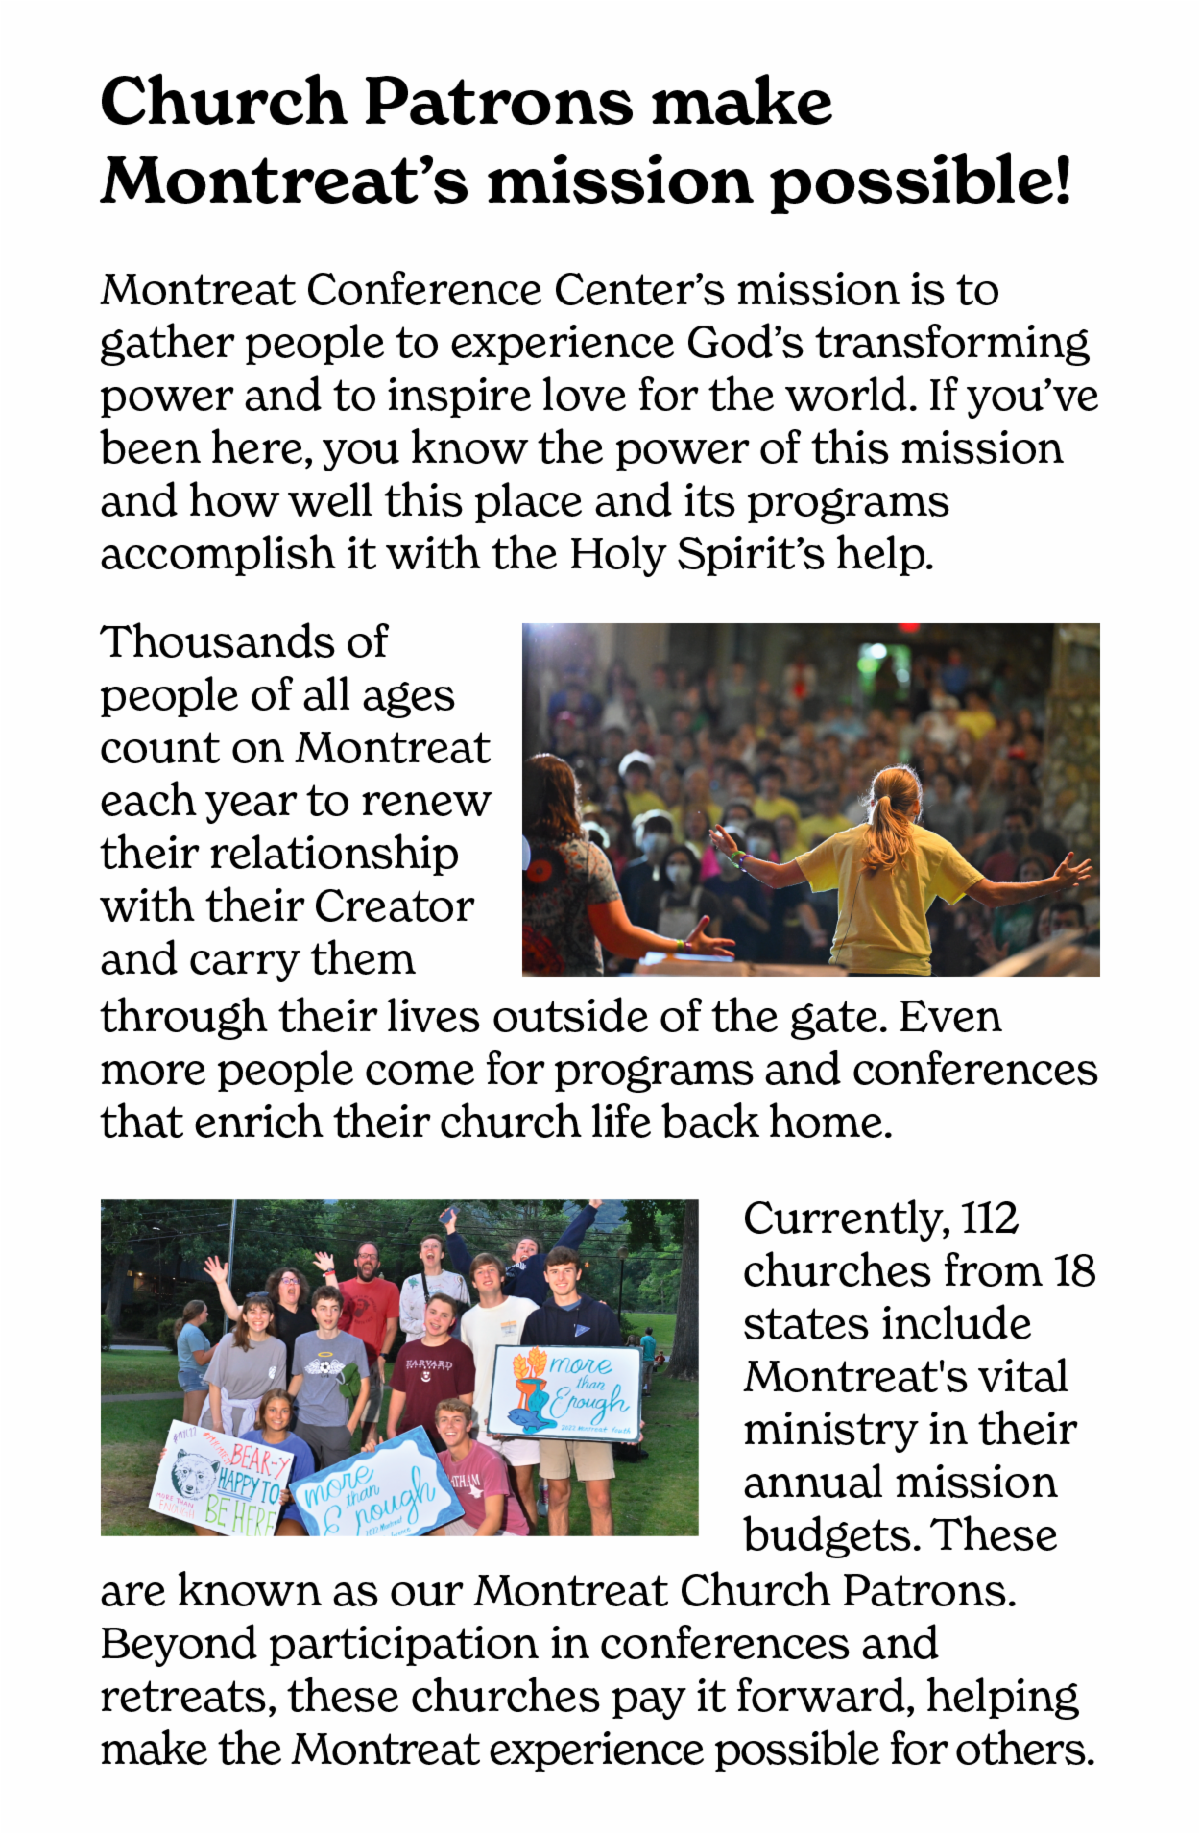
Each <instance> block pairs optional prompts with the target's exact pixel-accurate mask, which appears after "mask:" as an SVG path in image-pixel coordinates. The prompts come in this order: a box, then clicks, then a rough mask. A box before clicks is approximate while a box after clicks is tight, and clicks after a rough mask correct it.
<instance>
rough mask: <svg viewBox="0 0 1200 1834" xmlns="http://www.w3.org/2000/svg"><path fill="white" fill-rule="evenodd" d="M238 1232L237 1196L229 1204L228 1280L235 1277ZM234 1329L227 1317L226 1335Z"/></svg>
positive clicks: (226, 1276)
mask: <svg viewBox="0 0 1200 1834" xmlns="http://www.w3.org/2000/svg"><path fill="white" fill-rule="evenodd" d="M236 1234H237V1198H236V1197H234V1198H232V1199H231V1200H230V1204H229V1255H228V1258H227V1265H226V1268H225V1278H226V1280H231V1279H232V1278H233V1238H234V1236H235V1235H236ZM232 1330H233V1320H232V1318H227V1319H226V1320H225V1332H226V1335H228V1333H229V1332H230V1331H232Z"/></svg>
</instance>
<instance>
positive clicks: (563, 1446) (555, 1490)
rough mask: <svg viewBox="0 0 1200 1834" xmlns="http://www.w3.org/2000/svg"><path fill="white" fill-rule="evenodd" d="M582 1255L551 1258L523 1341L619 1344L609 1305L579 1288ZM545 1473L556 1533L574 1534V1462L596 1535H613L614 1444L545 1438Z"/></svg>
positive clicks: (561, 1251)
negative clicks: (543, 1296)
mask: <svg viewBox="0 0 1200 1834" xmlns="http://www.w3.org/2000/svg"><path fill="white" fill-rule="evenodd" d="M579 1268H580V1261H579V1256H578V1255H577V1254H576V1252H575V1250H574V1249H573V1248H552V1249H551V1250H550V1253H549V1254H548V1255H547V1256H546V1284H547V1285H548V1286H549V1288H550V1297H549V1299H548V1300H547V1301H546V1303H545V1305H543V1306H539V1308H538V1310H537V1311H536V1312H531V1313H530V1315H529V1317H528V1318H527V1319H526V1320H525V1324H524V1326H523V1328H522V1331H521V1342H522V1344H571V1345H574V1346H576V1347H577V1348H580V1349H585V1350H591V1349H593V1348H595V1347H596V1346H597V1345H602V1344H604V1345H610V1346H618V1347H619V1345H620V1342H621V1333H620V1331H619V1329H618V1328H617V1320H616V1318H615V1316H614V1315H613V1313H612V1312H611V1311H610V1310H609V1308H608V1306H606V1305H604V1304H602V1302H601V1301H600V1300H599V1299H585V1298H584V1297H583V1295H582V1294H581V1293H580V1292H579V1291H578V1287H579ZM541 1460H542V1476H543V1477H544V1478H545V1480H546V1484H547V1487H548V1489H549V1492H550V1516H549V1524H548V1526H549V1529H550V1533H551V1534H552V1535H567V1534H570V1532H571V1530H570V1524H569V1520H568V1509H569V1506H570V1501H571V1466H572V1464H574V1466H575V1475H576V1476H577V1477H578V1478H580V1479H581V1480H582V1482H583V1483H584V1485H585V1487H586V1489H587V1500H588V1509H589V1511H590V1513H591V1518H592V1533H593V1535H611V1534H612V1532H613V1518H612V1476H613V1455H612V1447H611V1446H610V1445H608V1444H606V1443H604V1442H602V1441H597V1440H594V1439H543V1440H542V1442H541Z"/></svg>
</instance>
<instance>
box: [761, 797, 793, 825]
mask: <svg viewBox="0 0 1200 1834" xmlns="http://www.w3.org/2000/svg"><path fill="white" fill-rule="evenodd" d="M754 813H755V816H756V818H757V819H758V820H759V821H778V820H779V817H780V816H781V815H790V816H791V818H792V820H793V821H794V822H795V824H796V826H797V827H799V826H800V811H799V809H798V808H797V807H796V805H795V803H794V802H793V801H792V799H791V797H790V796H776V797H775V799H774V800H773V801H770V802H768V800H767V798H766V797H765V796H758V797H756V798H755V802H754Z"/></svg>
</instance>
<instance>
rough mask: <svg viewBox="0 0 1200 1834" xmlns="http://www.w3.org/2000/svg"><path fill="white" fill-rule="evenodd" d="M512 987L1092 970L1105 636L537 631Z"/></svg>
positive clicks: (1091, 630)
mask: <svg viewBox="0 0 1200 1834" xmlns="http://www.w3.org/2000/svg"><path fill="white" fill-rule="evenodd" d="M523 679H524V707H523V716H524V752H525V762H524V774H523V781H522V900H521V921H522V931H521V944H522V971H523V973H524V974H525V975H526V976H533V977H542V976H556V975H575V976H589V975H602V974H606V975H612V974H628V973H631V972H632V973H634V974H648V973H649V974H675V975H683V976H688V975H696V974H709V973H718V974H730V975H735V974H736V975H743V976H744V975H756V974H768V975H774V976H779V975H824V976H829V975H836V976H841V975H849V976H863V975H870V976H877V975H908V976H928V975H932V976H938V977H946V976H963V975H981V974H986V975H993V976H1004V977H1008V976H1013V975H1055V976H1060V977H1061V976H1092V975H1096V974H1098V973H1099V963H1100V859H1099V837H1100V628H1099V626H1098V625H1096V624H1011V625H982V624H981V625H969V624H955V625H938V624H930V625H921V624H884V623H880V624H862V625H859V624H845V625H789V624H758V625H756V624H749V623H747V624H726V625H719V624H711V625H699V624H696V625H685V624H674V625H668V624H532V625H527V626H526V627H525V631H524V656H523Z"/></svg>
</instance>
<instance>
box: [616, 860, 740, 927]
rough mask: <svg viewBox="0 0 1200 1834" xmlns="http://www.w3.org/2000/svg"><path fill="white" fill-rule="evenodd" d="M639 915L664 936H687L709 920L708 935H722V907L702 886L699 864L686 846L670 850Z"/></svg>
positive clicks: (640, 902) (648, 888)
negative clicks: (706, 919) (698, 925)
mask: <svg viewBox="0 0 1200 1834" xmlns="http://www.w3.org/2000/svg"><path fill="white" fill-rule="evenodd" d="M637 914H638V918H639V920H640V921H642V922H645V923H647V924H649V926H650V927H651V929H655V930H659V931H661V933H662V935H664V936H673V937H676V938H682V937H684V936H688V935H690V934H691V932H692V930H694V929H695V928H696V925H697V924H698V923H699V922H700V919H701V918H702V917H707V918H708V930H707V935H709V936H720V935H721V933H722V931H721V906H720V903H719V902H718V900H717V899H716V898H714V897H713V895H712V892H711V891H709V890H708V889H707V887H706V886H704V885H703V884H702V883H701V879H700V861H699V860H698V859H697V857H696V855H695V854H694V853H693V851H692V849H691V848H690V847H689V846H687V845H686V844H685V843H683V842H680V843H679V844H678V845H677V846H675V847H672V848H671V850H670V852H669V853H668V854H667V855H666V857H665V859H664V860H663V862H662V864H661V866H659V867H658V869H657V870H656V872H655V875H654V878H653V880H652V881H651V883H650V884H649V885H647V886H646V887H645V888H644V890H643V892H642V895H641V899H640V901H639V904H638V913H637Z"/></svg>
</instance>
